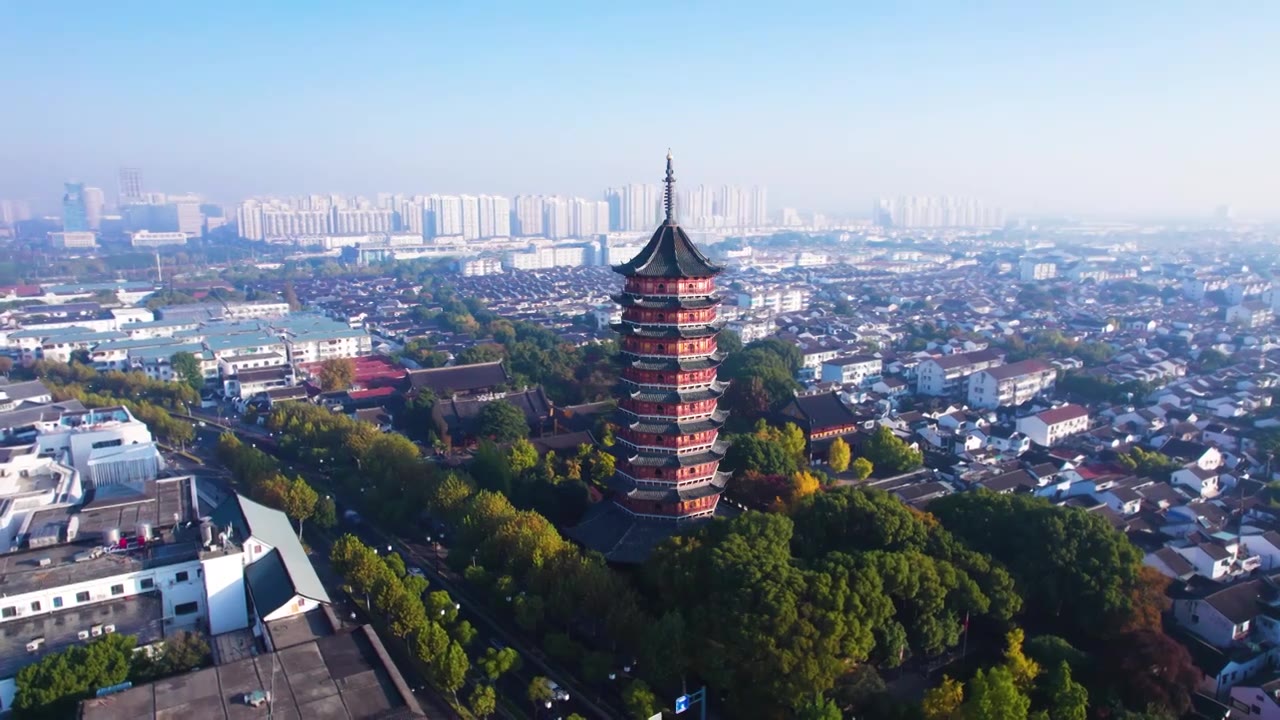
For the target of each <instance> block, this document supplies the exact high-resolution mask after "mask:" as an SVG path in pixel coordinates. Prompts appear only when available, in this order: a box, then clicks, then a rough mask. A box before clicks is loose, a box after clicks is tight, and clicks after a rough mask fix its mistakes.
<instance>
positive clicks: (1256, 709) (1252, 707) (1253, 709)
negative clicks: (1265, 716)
mask: <svg viewBox="0 0 1280 720" xmlns="http://www.w3.org/2000/svg"><path fill="white" fill-rule="evenodd" d="M1249 713H1250V714H1252V715H1261V714H1262V708H1260V707H1258V706H1257V705H1250V706H1249Z"/></svg>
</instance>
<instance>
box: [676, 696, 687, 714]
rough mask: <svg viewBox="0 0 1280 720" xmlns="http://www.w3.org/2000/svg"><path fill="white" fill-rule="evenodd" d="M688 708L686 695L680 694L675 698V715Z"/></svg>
mask: <svg viewBox="0 0 1280 720" xmlns="http://www.w3.org/2000/svg"><path fill="white" fill-rule="evenodd" d="M688 709H689V696H688V695H681V696H680V697H678V698H676V714H677V715H679V714H680V713H682V712H684V711H685V710H688Z"/></svg>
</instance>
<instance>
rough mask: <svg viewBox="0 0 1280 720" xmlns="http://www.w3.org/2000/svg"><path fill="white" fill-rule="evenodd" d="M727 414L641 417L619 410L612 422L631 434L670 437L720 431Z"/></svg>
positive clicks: (715, 409) (720, 411) (722, 412)
mask: <svg viewBox="0 0 1280 720" xmlns="http://www.w3.org/2000/svg"><path fill="white" fill-rule="evenodd" d="M728 417H729V413H727V412H725V411H723V410H720V409H718V408H713V409H712V411H711V412H709V413H703V414H699V415H694V416H683V417H679V418H669V417H662V416H658V415H641V414H639V413H634V412H631V411H630V410H626V409H623V408H619V409H618V410H617V411H616V412H615V413H614V415H613V419H614V421H615V422H616V423H617V424H618V425H620V426H622V428H624V429H627V430H630V431H632V432H640V433H648V434H650V435H672V434H675V433H691V432H703V431H705V430H709V429H717V430H718V429H720V428H721V427H722V426H723V425H724V422H725V420H727V419H728Z"/></svg>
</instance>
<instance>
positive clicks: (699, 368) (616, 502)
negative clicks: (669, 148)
mask: <svg viewBox="0 0 1280 720" xmlns="http://www.w3.org/2000/svg"><path fill="white" fill-rule="evenodd" d="M674 193H675V174H674V172H673V171H672V166H671V154H670V153H669V152H668V153H667V176H666V191H665V193H664V206H665V210H666V220H665V221H664V222H663V223H662V225H660V226H659V227H658V229H657V231H656V232H654V234H653V237H652V238H650V240H649V243H648V244H647V245H645V247H644V248H643V249H642V250H641V251H640V252H639V253H638V254H637V255H636V256H635V257H634V258H632V259H631V260H630V261H628V262H626V263H623V264H621V265H616V266H614V268H613V271H614V272H616V273H618V274H619V275H622V276H623V277H625V278H626V280H625V282H624V285H623V288H622V292H621V293H619V294H617V295H614V296H613V300H614V301H615V302H617V303H618V304H619V305H621V306H622V319H621V322H619V323H616V324H615V325H614V326H613V329H614V330H615V331H617V332H618V333H619V334H620V335H621V353H622V365H623V369H622V377H621V380H620V382H619V384H618V409H617V412H616V414H615V415H614V418H613V420H614V423H615V424H616V425H617V428H618V429H617V432H616V433H615V438H616V441H615V443H614V444H613V446H612V447H611V448H610V450H611V451H612V452H613V454H614V456H615V458H616V472H615V473H614V475H613V477H612V478H611V480H610V488H609V490H610V496H611V497H610V498H609V501H608V502H602V503H599V504H597V505H596V506H595V507H593V508H592V510H591V511H590V512H589V513H588V514H587V516H586V517H585V518H584V519H583V521H582V523H580V524H579V525H578V526H577V527H576V528H573V529H571V530H570V532H569V534H570V535H571V536H572V537H574V538H576V539H577V540H578V541H579V542H581V543H583V544H584V545H587V546H589V547H591V548H593V549H596V550H599V551H600V552H602V553H603V554H604V555H605V557H606V558H608V559H609V560H611V561H615V562H639V561H641V560H643V559H644V558H645V557H646V556H647V555H648V554H649V551H651V550H652V549H653V546H654V545H656V544H657V543H658V542H660V541H661V540H662V539H663V538H665V537H666V536H668V535H670V534H672V533H674V532H676V531H677V529H679V528H680V527H681V526H682V525H683V524H685V523H688V522H692V521H696V520H700V519H705V518H709V517H711V516H712V515H714V514H715V512H716V506H717V503H718V501H719V499H720V493H721V492H723V491H724V488H725V484H726V482H727V480H728V473H723V472H720V470H719V465H720V460H721V459H722V458H723V457H724V451H725V445H724V443H722V442H720V440H719V435H720V427H721V426H722V425H723V424H724V420H725V413H724V412H722V411H721V410H720V409H719V399H720V397H721V396H722V395H723V394H724V392H725V389H726V387H727V386H728V383H724V382H720V381H719V380H718V379H717V378H716V370H717V369H718V368H719V367H720V363H721V362H722V361H723V360H724V355H723V354H722V353H720V352H719V351H718V350H717V349H716V335H717V334H718V333H719V332H720V329H721V328H722V327H723V323H722V322H721V321H720V320H718V319H717V308H718V306H719V304H720V298H719V297H718V296H717V295H716V294H715V281H714V278H715V276H716V275H717V274H719V273H720V272H721V270H722V269H723V268H721V267H720V266H718V265H715V264H714V263H712V262H711V261H710V260H708V259H707V257H706V256H705V255H703V254H702V253H701V252H700V251H699V250H698V248H696V247H695V246H694V244H693V242H692V241H691V240H690V239H689V236H688V235H687V234H685V231H684V230H683V229H682V228H681V227H680V225H679V224H677V223H676V219H675V194H674Z"/></svg>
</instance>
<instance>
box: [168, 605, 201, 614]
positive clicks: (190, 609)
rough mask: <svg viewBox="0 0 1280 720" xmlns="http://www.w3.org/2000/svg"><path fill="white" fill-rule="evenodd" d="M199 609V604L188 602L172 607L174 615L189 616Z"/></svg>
mask: <svg viewBox="0 0 1280 720" xmlns="http://www.w3.org/2000/svg"><path fill="white" fill-rule="evenodd" d="M199 609H200V603H197V602H189V603H182V604H180V605H174V606H173V614H174V615H191V614H193V613H195V612H197V611H198V610H199Z"/></svg>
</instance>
